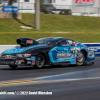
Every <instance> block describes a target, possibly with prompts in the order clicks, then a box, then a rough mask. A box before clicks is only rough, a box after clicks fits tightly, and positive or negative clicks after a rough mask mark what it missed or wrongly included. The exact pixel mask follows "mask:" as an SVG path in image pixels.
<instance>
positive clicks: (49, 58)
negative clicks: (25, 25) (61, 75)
mask: <svg viewBox="0 0 100 100" xmlns="http://www.w3.org/2000/svg"><path fill="white" fill-rule="evenodd" d="M16 41H17V44H18V46H17V47H15V48H12V49H9V50H6V51H4V52H3V53H1V55H0V65H9V66H10V67H11V68H13V69H15V68H16V67H18V66H19V65H20V66H21V65H33V66H34V67H37V68H42V67H43V66H44V65H67V64H68V65H72V64H76V65H78V66H81V65H84V64H85V63H86V62H93V60H95V54H94V51H92V50H91V49H90V48H88V47H86V46H85V45H83V44H81V43H80V42H78V41H75V40H72V39H67V38H63V37H48V38H41V39H38V40H34V39H30V38H19V39H17V40H16Z"/></svg>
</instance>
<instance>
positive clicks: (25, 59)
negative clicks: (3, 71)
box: [0, 55, 36, 65]
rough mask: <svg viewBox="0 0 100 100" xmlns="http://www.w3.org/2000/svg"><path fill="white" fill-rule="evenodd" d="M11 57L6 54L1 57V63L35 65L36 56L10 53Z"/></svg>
mask: <svg viewBox="0 0 100 100" xmlns="http://www.w3.org/2000/svg"><path fill="white" fill-rule="evenodd" d="M10 57H11V58H7V57H6V55H4V56H1V57H0V65H35V60H36V57H35V56H30V57H23V58H18V57H16V56H14V55H13V56H12V55H10Z"/></svg>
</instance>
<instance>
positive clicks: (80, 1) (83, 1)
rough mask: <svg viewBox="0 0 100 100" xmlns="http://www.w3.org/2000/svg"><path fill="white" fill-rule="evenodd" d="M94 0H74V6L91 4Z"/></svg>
mask: <svg viewBox="0 0 100 100" xmlns="http://www.w3.org/2000/svg"><path fill="white" fill-rule="evenodd" d="M94 3H95V0H75V5H76V6H93V5H94Z"/></svg>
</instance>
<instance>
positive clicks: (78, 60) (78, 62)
mask: <svg viewBox="0 0 100 100" xmlns="http://www.w3.org/2000/svg"><path fill="white" fill-rule="evenodd" d="M84 64H85V55H84V53H83V52H82V51H80V52H78V53H77V57H76V65H77V66H82V65H84Z"/></svg>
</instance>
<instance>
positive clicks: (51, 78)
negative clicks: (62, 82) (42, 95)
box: [33, 68, 100, 81]
mask: <svg viewBox="0 0 100 100" xmlns="http://www.w3.org/2000/svg"><path fill="white" fill-rule="evenodd" d="M96 70H100V68H97V69H90V70H84V71H78V72H72V73H66V74H62V75H55V76H50V77H46V78H40V79H36V80H33V81H41V80H53V79H55V78H62V77H65V76H71V75H76V74H82V73H86V72H91V71H96Z"/></svg>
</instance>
